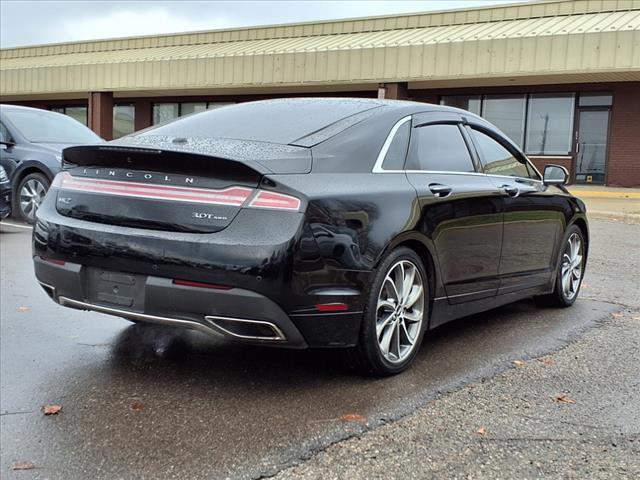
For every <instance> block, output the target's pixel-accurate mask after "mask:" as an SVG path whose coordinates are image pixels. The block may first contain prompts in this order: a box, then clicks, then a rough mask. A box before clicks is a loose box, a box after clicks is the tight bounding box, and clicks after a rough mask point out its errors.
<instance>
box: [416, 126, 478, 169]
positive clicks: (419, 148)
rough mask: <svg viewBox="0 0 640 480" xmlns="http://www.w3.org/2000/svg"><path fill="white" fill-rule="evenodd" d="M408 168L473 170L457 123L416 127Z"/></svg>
mask: <svg viewBox="0 0 640 480" xmlns="http://www.w3.org/2000/svg"><path fill="white" fill-rule="evenodd" d="M411 137H412V139H411V159H410V164H409V165H408V166H407V169H409V170H438V171H447V172H474V171H475V169H474V168H473V162H472V160H471V156H470V155H469V150H468V149H467V144H466V143H465V141H464V138H462V134H461V133H460V130H459V129H458V126H457V125H427V126H424V127H418V128H414V129H413V133H412V135H411Z"/></svg>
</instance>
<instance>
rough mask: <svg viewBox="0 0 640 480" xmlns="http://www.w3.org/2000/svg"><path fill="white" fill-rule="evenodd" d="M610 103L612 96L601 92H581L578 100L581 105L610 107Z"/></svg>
mask: <svg viewBox="0 0 640 480" xmlns="http://www.w3.org/2000/svg"><path fill="white" fill-rule="evenodd" d="M612 104H613V96H612V95H611V94H610V93H603V92H589V93H581V94H580V99H579V101H578V105H579V106H581V107H610V106H611V105H612Z"/></svg>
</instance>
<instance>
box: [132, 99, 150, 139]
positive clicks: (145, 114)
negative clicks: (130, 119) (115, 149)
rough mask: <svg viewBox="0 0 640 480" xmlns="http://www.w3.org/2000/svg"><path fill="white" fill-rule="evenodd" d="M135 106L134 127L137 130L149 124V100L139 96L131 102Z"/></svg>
mask: <svg viewBox="0 0 640 480" xmlns="http://www.w3.org/2000/svg"><path fill="white" fill-rule="evenodd" d="M133 105H134V108H135V117H134V119H135V120H134V121H135V126H134V129H135V131H136V132H137V131H138V130H142V129H143V128H147V127H150V126H151V114H152V112H151V101H150V100H149V99H146V98H140V99H138V100H136V101H135V102H133Z"/></svg>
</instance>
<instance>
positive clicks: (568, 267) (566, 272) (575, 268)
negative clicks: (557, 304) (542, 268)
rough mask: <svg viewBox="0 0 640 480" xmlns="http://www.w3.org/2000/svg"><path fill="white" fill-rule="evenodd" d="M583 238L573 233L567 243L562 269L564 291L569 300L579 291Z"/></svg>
mask: <svg viewBox="0 0 640 480" xmlns="http://www.w3.org/2000/svg"><path fill="white" fill-rule="evenodd" d="M582 258H583V248H582V239H581V238H580V235H578V234H577V233H572V234H571V235H570V236H569V239H568V240H567V243H566V245H565V249H564V254H563V255H562V267H561V270H560V274H561V275H562V277H561V282H562V292H563V293H564V296H565V297H566V298H567V300H572V299H573V297H575V296H576V294H577V293H578V288H579V287H580V280H581V278H582Z"/></svg>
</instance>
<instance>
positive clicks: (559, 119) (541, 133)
mask: <svg viewBox="0 0 640 480" xmlns="http://www.w3.org/2000/svg"><path fill="white" fill-rule="evenodd" d="M572 133H573V94H572V93H570V94H566V95H553V96H550V95H531V97H530V98H529V115H528V120H527V149H526V152H527V153H529V154H538V155H540V154H541V155H567V154H568V153H569V152H570V151H571V138H572Z"/></svg>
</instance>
